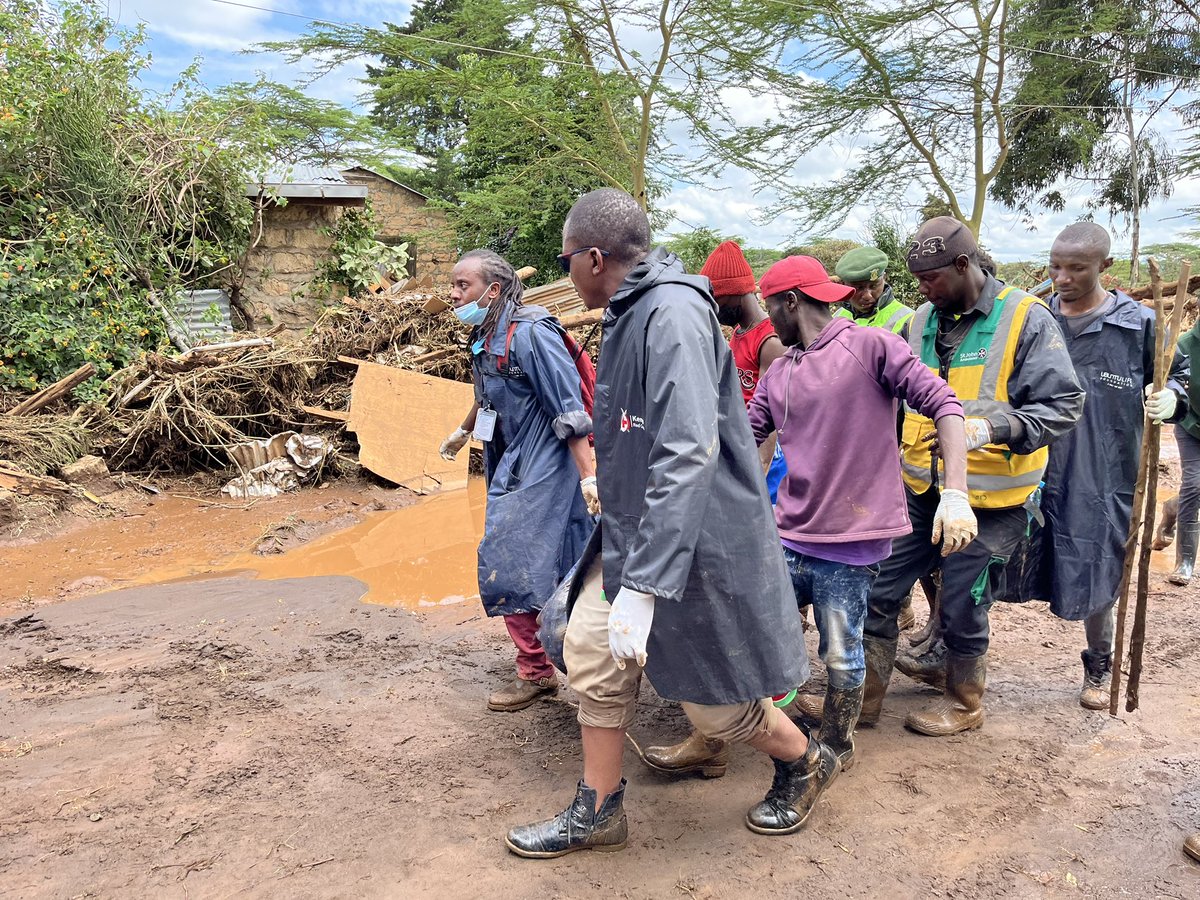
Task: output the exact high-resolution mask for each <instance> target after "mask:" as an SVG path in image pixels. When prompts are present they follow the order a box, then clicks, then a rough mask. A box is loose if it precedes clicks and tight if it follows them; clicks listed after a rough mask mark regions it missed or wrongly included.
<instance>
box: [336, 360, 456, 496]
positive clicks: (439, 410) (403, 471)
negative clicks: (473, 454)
mask: <svg viewBox="0 0 1200 900" xmlns="http://www.w3.org/2000/svg"><path fill="white" fill-rule="evenodd" d="M474 399H475V394H474V390H473V388H472V387H471V385H469V384H464V383H463V382H460V381H450V380H449V379H446V378H435V377H433V376H432V375H422V374H420V373H418V372H411V371H408V370H406V369H397V368H394V367H392V366H381V365H378V364H376V363H369V362H360V363H359V364H358V372H357V374H356V375H355V376H354V385H353V387H352V388H351V393H350V419H349V421H347V422H346V428H347V429H349V430H350V431H353V432H355V433H356V434H357V435H358V444H359V454H358V459H359V462H360V463H362V465H363V466H364V467H365V468H367V469H370V470H371V471H372V472H374V473H375V474H376V475H379V476H380V477H382V478H386V479H387V480H388V481H391V482H394V483H395V484H399V485H402V486H404V487H406V488H409V489H410V490H413V491H416V492H417V493H422V494H425V493H431V492H433V491H437V490H440V489H442V488H453V487H463V486H465V485H466V483H467V456H468V454H467V453H466V452H462V453H459V454H458V456H457V457H456V458H455V459H454V461H452V462H448V461H447V460H444V459H442V457H441V456H440V455H439V453H438V449H439V447H441V444H442V441H443V440H445V438H446V435H448V434H450V433H451V432H452V431H454V429H455V428H457V427H458V426H459V425H460V424H462V420H463V417H464V416H465V415H466V414H467V411H468V410H469V409H470V408H471V404H472V402H474Z"/></svg>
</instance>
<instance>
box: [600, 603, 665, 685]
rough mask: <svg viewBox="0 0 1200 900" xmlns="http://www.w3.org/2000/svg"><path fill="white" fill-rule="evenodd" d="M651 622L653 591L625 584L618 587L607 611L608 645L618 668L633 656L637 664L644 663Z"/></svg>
mask: <svg viewBox="0 0 1200 900" xmlns="http://www.w3.org/2000/svg"><path fill="white" fill-rule="evenodd" d="M653 622H654V595H653V594H643V593H642V592H641V591H635V590H633V589H632V588H627V587H623V588H621V589H620V590H619V591H617V597H616V599H615V600H613V602H612V609H610V610H609V612H608V649H609V651H610V652H611V653H612V655H613V659H615V660H616V661H617V668H618V669H624V668H625V661H626V660H627V659H632V660H634V661H635V662H637V664H638V665H639V666H644V665H646V641H647V639H648V638H649V637H650V625H651V624H652V623H653Z"/></svg>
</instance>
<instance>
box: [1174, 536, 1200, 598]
mask: <svg viewBox="0 0 1200 900" xmlns="http://www.w3.org/2000/svg"><path fill="white" fill-rule="evenodd" d="M1178 531H1179V543H1178V544H1176V546H1175V571H1174V572H1172V573H1171V574H1170V575H1168V576H1167V581H1169V582H1171V584H1180V585H1183V584H1191V581H1192V576H1193V575H1194V574H1195V570H1196V543H1197V540H1198V539H1200V521H1196V522H1188V523H1186V524H1185V523H1183V522H1180V523H1179V526H1178Z"/></svg>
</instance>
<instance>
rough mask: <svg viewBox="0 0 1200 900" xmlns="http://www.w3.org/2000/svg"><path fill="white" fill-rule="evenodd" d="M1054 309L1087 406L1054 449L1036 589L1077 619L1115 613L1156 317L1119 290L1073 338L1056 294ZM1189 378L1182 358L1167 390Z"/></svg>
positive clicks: (1045, 493) (1051, 302) (1045, 497)
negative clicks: (1113, 300) (1104, 310)
mask: <svg viewBox="0 0 1200 900" xmlns="http://www.w3.org/2000/svg"><path fill="white" fill-rule="evenodd" d="M1049 306H1050V311H1051V312H1052V313H1053V314H1054V317H1055V318H1056V319H1057V320H1058V321H1059V323H1060V325H1062V330H1063V336H1064V338H1065V340H1066V342H1067V349H1068V350H1069V352H1070V354H1071V361H1072V362H1073V363H1074V364H1075V372H1076V375H1077V376H1078V378H1079V380H1080V382H1081V383H1082V384H1083V386H1084V388H1085V389H1086V390H1087V400H1086V402H1085V403H1084V406H1083V416H1082V418H1080V420H1079V423H1078V424H1077V425H1076V427H1075V428H1074V430H1072V431H1070V432H1068V433H1067V434H1065V435H1063V436H1062V437H1061V438H1059V439H1058V440H1057V441H1055V442H1054V443H1053V444H1051V445H1050V460H1049V463H1048V464H1047V467H1046V474H1045V487H1044V488H1043V491H1042V504H1041V508H1042V515H1043V516H1044V518H1045V525H1044V527H1043V528H1042V531H1041V551H1042V553H1041V565H1040V570H1039V571H1040V579H1039V584H1038V588H1039V589H1040V591H1041V597H1042V599H1048V600H1049V601H1050V609H1051V610H1052V611H1053V612H1054V614H1055V615H1056V616H1058V617H1059V618H1063V619H1070V620H1079V619H1086V618H1087V617H1088V616H1090V615H1092V614H1093V613H1095V612H1098V611H1099V610H1101V609H1103V608H1104V607H1106V606H1109V605H1111V604H1112V602H1113V600H1114V599H1115V598H1116V595H1117V587H1118V585H1119V583H1120V580H1121V569H1122V566H1123V564H1124V560H1125V539H1126V538H1127V537H1128V535H1129V521H1130V518H1131V516H1132V514H1133V490H1134V483H1135V482H1136V481H1137V471H1138V457H1139V456H1140V455H1141V444H1142V430H1143V423H1144V419H1145V414H1144V411H1143V401H1142V396H1143V391H1144V389H1145V386H1146V385H1148V384H1151V383H1153V381H1154V311H1153V310H1151V309H1149V308H1147V307H1146V306H1143V305H1142V304H1141V303H1138V302H1137V301H1136V300H1134V299H1133V298H1132V297H1130V296H1128V295H1127V294H1123V293H1120V292H1117V293H1116V305H1115V306H1114V307H1113V309H1112V310H1111V311H1110V312H1109V313H1108V314H1107V315H1106V316H1104V317H1102V318H1101V319H1099V320H1098V321H1096V322H1093V323H1091V324H1090V325H1089V326H1088V327H1087V328H1085V329H1084V330H1083V331H1081V332H1080V333H1079V334H1078V335H1076V336H1075V337H1072V336H1071V332H1070V329H1068V328H1067V327H1066V325H1065V324H1064V323H1063V315H1062V311H1061V306H1060V304H1059V300H1058V295H1057V294H1055V295H1054V296H1052V297H1051V298H1050V300H1049ZM1185 373H1186V367H1185V366H1184V364H1183V361H1182V357H1180V356H1178V355H1177V356H1176V359H1175V365H1174V366H1173V367H1172V372H1171V375H1172V378H1171V380H1170V381H1169V382H1168V383H1167V386H1168V387H1170V388H1172V389H1174V390H1175V391H1176V392H1178V393H1180V394H1182V392H1183V388H1182V387H1180V384H1179V382H1178V381H1177V380H1176V379H1177V378H1180V377H1181V376H1182V375H1184V374H1185ZM1181 406H1182V404H1181ZM1180 415H1182V409H1181V410H1180Z"/></svg>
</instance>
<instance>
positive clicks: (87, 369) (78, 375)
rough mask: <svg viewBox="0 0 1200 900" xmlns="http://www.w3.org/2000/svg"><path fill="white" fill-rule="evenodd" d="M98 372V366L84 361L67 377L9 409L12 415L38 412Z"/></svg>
mask: <svg viewBox="0 0 1200 900" xmlns="http://www.w3.org/2000/svg"><path fill="white" fill-rule="evenodd" d="M95 374H96V367H95V366H93V365H92V364H91V363H84V364H83V365H82V366H80V367H79V368H78V369H76V370H75V371H74V372H72V373H71V374H70V375H68V376H67V377H66V378H60V379H59V380H58V381H56V382H54V384H52V385H50V386H49V387H45V388H42V389H41V390H40V391H38V392H37V393H36V394H34V395H33V396H32V397H28V398H26V399H25V400H23V401H22V402H20V403H18V404H17V405H16V406H14V407H13V408H12V409H10V410H9V411H8V414H9V415H10V416H27V415H29V414H30V413H34V412H37V411H38V410H39V409H41V408H42V407H43V406H46V405H47V404H49V403H53V402H54V401H55V400H57V399H58V398H59V397H65V396H66V395H67V394H69V393H70V392H71V391H73V390H74V389H75V388H77V387H78V386H79V385H81V384H83V382H85V381H87V380H88V379H89V378H91V377H92V376H93V375H95Z"/></svg>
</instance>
